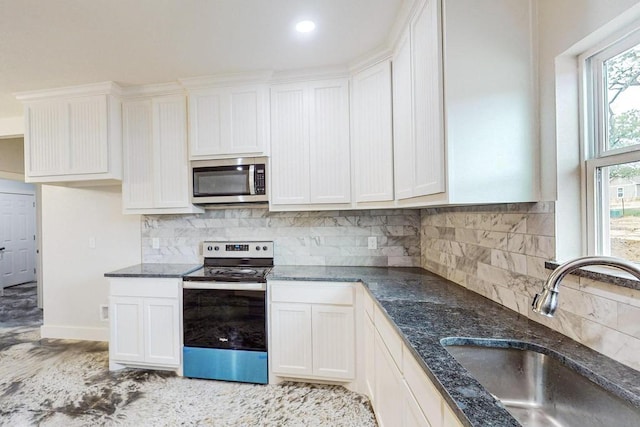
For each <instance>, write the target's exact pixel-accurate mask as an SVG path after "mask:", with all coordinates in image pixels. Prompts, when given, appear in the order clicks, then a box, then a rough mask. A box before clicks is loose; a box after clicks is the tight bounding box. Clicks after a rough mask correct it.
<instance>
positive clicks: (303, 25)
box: [296, 21, 316, 33]
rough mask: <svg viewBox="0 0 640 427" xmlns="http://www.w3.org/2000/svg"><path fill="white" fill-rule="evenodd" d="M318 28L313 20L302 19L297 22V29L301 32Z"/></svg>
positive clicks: (308, 31)
mask: <svg viewBox="0 0 640 427" xmlns="http://www.w3.org/2000/svg"><path fill="white" fill-rule="evenodd" d="M315 28H316V24H315V23H314V22H313V21H300V22H298V23H297V24H296V31H298V32H300V33H310V32H311V31H313V30H314V29H315Z"/></svg>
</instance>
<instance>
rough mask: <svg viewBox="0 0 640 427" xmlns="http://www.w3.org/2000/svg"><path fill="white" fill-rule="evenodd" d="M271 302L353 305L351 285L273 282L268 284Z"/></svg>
mask: <svg viewBox="0 0 640 427" xmlns="http://www.w3.org/2000/svg"><path fill="white" fill-rule="evenodd" d="M268 292H269V294H270V298H271V301H272V302H297V303H309V304H333V305H353V299H354V297H353V286H352V285H351V283H332V282H290V283H287V282H275V283H271V282H270V283H269V291H268Z"/></svg>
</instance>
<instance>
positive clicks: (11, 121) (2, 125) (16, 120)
mask: <svg viewBox="0 0 640 427" xmlns="http://www.w3.org/2000/svg"><path fill="white" fill-rule="evenodd" d="M22 135H24V117H22V116H19V117H2V118H0V139H1V138H14V137H18V136H22Z"/></svg>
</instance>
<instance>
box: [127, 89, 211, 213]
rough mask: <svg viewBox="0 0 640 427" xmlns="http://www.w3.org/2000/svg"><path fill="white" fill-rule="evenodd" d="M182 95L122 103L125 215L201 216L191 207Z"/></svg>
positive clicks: (135, 99)
mask: <svg viewBox="0 0 640 427" xmlns="http://www.w3.org/2000/svg"><path fill="white" fill-rule="evenodd" d="M186 109H187V105H186V97H185V95H184V94H169V95H156V96H146V97H141V98H140V97H136V98H132V99H126V100H125V101H124V102H123V117H124V120H123V138H124V178H123V182H122V197H123V210H124V213H136V214H140V213H190V212H201V211H202V210H201V209H200V208H197V207H194V206H193V205H192V204H191V203H190V202H189V175H188V174H189V168H188V159H187V111H186Z"/></svg>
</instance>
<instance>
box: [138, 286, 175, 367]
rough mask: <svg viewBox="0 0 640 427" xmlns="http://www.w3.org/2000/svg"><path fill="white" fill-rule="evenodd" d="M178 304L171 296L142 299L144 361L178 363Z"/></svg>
mask: <svg viewBox="0 0 640 427" xmlns="http://www.w3.org/2000/svg"><path fill="white" fill-rule="evenodd" d="M179 315H180V305H179V303H178V300H177V299H173V298H145V299H144V321H143V322H144V352H145V362H148V363H154V364H158V365H163V366H179V365H180V318H179Z"/></svg>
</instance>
